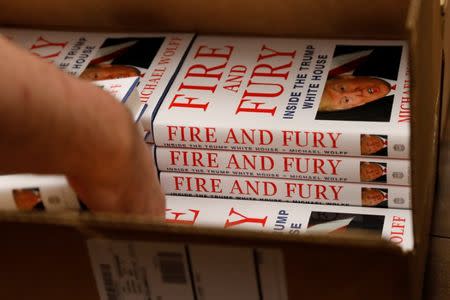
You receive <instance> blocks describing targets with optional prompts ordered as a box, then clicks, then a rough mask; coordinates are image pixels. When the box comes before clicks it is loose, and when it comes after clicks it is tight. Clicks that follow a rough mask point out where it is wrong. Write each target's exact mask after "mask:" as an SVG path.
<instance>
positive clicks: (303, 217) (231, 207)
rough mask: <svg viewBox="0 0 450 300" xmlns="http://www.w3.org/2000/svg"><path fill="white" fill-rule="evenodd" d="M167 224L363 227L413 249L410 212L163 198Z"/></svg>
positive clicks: (298, 229)
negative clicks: (165, 205) (165, 202)
mask: <svg viewBox="0 0 450 300" xmlns="http://www.w3.org/2000/svg"><path fill="white" fill-rule="evenodd" d="M166 200H167V209H166V222H168V223H174V224H180V225H185V226H211V227H218V228H224V229H227V230H228V229H240V230H256V231H268V232H278V233H284V234H292V235H298V234H308V233H314V234H331V233H339V234H345V233H346V232H352V231H357V230H358V231H360V230H366V231H367V232H370V233H372V234H374V235H375V236H379V237H382V238H384V239H386V240H389V241H391V242H393V243H395V244H397V245H399V246H400V247H402V248H403V249H404V250H411V249H413V235H412V215H411V211H410V210H402V209H383V208H368V207H345V206H325V205H313V204H302V205H298V204H294V203H271V202H265V203H264V205H261V203H260V202H256V201H244V200H230V199H227V200H225V199H207V198H192V197H180V196H167V197H166Z"/></svg>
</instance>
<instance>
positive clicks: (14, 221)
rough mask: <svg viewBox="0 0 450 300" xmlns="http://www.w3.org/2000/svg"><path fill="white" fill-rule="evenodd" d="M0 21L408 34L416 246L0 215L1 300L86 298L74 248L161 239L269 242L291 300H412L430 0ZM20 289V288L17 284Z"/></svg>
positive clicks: (425, 142)
mask: <svg viewBox="0 0 450 300" xmlns="http://www.w3.org/2000/svg"><path fill="white" fill-rule="evenodd" d="M0 25H8V26H24V27H30V26H32V27H40V28H42V27H54V28H63V29H69V28H70V29H77V30H98V29H101V30H136V31H185V32H192V31H194V32H199V33H217V34H222V33H229V34H243V35H248V34H256V35H271V36H298V37H315V38H342V37H346V38H365V39H376V38H382V39H386V38H387V39H408V40H409V42H410V49H411V68H412V73H411V76H412V80H413V82H414V89H413V92H412V97H413V111H414V115H413V122H412V149H413V150H412V153H411V155H412V163H413V172H412V174H413V178H412V182H413V185H414V186H413V208H414V218H415V219H414V222H415V224H414V225H415V240H416V245H415V251H413V252H412V253H408V254H403V253H401V252H400V250H399V249H395V248H393V247H391V246H390V245H388V244H387V243H385V242H381V241H373V240H370V239H368V238H364V237H349V238H346V239H343V238H341V239H338V238H329V237H327V238H321V237H295V238H294V237H287V236H273V235H267V234H253V233H236V232H231V233H230V232H223V231H221V230H207V229H205V230H198V229H196V230H194V229H191V228H180V227H176V226H168V225H162V224H157V223H148V222H143V221H142V220H137V219H133V218H126V219H125V218H117V217H109V216H104V217H92V216H83V217H81V218H79V217H78V216H73V215H60V216H53V215H48V216H34V217H31V216H28V215H20V214H7V213H2V214H1V215H0V221H1V224H0V232H1V235H0V236H2V237H3V241H4V243H2V244H3V245H4V246H2V247H0V264H1V265H2V272H0V281H1V282H3V283H4V284H2V286H1V287H0V289H1V290H0V294H2V295H7V296H6V297H4V298H5V299H24V298H29V297H33V299H49V298H56V299H60V298H62V299H80V298H83V299H96V298H97V292H96V289H95V283H94V280H93V277H92V274H91V271H90V265H89V261H88V256H87V252H86V244H85V241H86V239H87V238H89V237H95V236H101V237H108V238H112V239H138V240H163V241H177V242H183V243H186V242H189V243H203V244H205V243H208V244H217V245H247V246H252V247H260V246H272V247H273V246H275V247H277V248H280V249H281V250H282V252H283V255H284V258H285V267H286V274H287V281H288V282H287V284H288V293H289V296H290V298H291V299H297V298H300V297H303V298H305V299H310V298H311V299H330V298H331V297H332V298H334V299H419V297H420V296H421V290H422V281H423V273H424V267H425V259H426V252H427V248H428V238H427V237H428V234H429V231H430V221H431V212H432V206H433V199H434V191H435V179H436V178H435V177H436V176H435V174H436V163H437V149H438V137H439V124H440V119H439V117H440V116H439V109H440V96H441V67H442V52H443V47H442V44H443V43H442V17H441V10H440V3H439V1H438V0H411V1H406V0H401V1H394V2H393V1H390V0H374V1H370V2H369V1H368V2H364V5H361V2H360V1H355V0H341V1H332V0H303V1H296V0H283V1H281V0H280V1H271V0H258V1H253V0H252V1H246V2H243V1H241V0H219V1H206V0H195V1H175V0H167V1H150V0H149V1H143V0H131V1H125V0H114V1H106V0H80V1H77V2H73V1H67V0H65V1H63V0H60V1H56V0H42V1H39V2H29V1H26V0H16V1H13V2H5V3H2V5H1V9H0ZM24 287H25V288H24Z"/></svg>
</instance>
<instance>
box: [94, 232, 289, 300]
mask: <svg viewBox="0 0 450 300" xmlns="http://www.w3.org/2000/svg"><path fill="white" fill-rule="evenodd" d="M88 249H89V254H90V257H91V263H92V268H93V272H94V276H95V279H96V282H97V288H98V291H99V295H100V299H101V300H125V299H126V300H128V299H131V300H141V299H142V300H144V299H145V300H148V299H161V300H163V299H195V300H210V299H214V300H216V299H219V300H220V299H246V300H251V299H264V300H285V299H287V291H286V280H285V273H284V261H283V256H282V253H281V251H280V250H278V249H253V248H244V247H219V246H204V245H184V244H179V243H155V242H134V241H112V240H102V239H92V240H89V241H88Z"/></svg>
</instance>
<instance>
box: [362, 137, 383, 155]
mask: <svg viewBox="0 0 450 300" xmlns="http://www.w3.org/2000/svg"><path fill="white" fill-rule="evenodd" d="M360 143H361V155H366V156H388V136H387V135H380V134H361V136H360Z"/></svg>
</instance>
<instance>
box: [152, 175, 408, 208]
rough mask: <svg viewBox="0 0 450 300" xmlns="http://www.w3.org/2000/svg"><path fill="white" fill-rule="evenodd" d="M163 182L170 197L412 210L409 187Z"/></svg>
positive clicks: (218, 178) (212, 179)
mask: <svg viewBox="0 0 450 300" xmlns="http://www.w3.org/2000/svg"><path fill="white" fill-rule="evenodd" d="M160 181H161V186H162V188H163V190H164V193H165V194H167V195H179V196H192V197H210V198H211V197H217V198H228V199H247V200H257V201H262V200H266V201H267V200H268V201H285V202H299V203H313V204H331V205H351V206H377V207H386V208H387V207H389V208H411V188H410V187H407V186H393V185H376V184H364V183H343V182H328V181H310V180H290V179H275V178H260V177H243V176H224V175H206V174H193V173H173V172H161V173H160ZM261 205H264V204H261Z"/></svg>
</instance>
